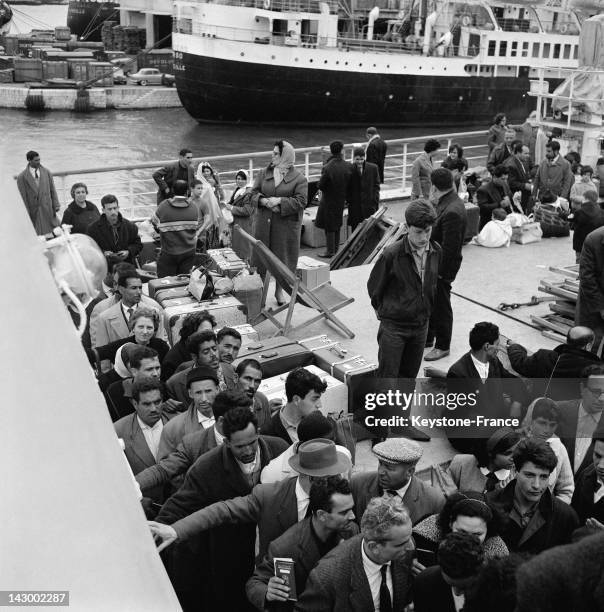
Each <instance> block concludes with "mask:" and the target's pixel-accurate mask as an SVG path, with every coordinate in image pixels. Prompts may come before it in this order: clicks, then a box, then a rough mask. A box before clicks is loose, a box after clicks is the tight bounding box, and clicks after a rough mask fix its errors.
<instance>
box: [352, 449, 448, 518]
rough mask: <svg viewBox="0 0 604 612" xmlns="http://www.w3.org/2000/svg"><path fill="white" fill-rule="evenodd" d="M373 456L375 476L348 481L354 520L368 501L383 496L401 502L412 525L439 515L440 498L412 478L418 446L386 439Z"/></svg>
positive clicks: (357, 476) (367, 474)
mask: <svg viewBox="0 0 604 612" xmlns="http://www.w3.org/2000/svg"><path fill="white" fill-rule="evenodd" d="M373 454H374V455H375V456H376V457H377V459H378V461H379V465H378V470H377V472H363V473H360V474H355V475H354V476H353V477H352V479H351V481H350V488H351V490H352V495H353V497H354V501H355V515H356V516H363V513H364V512H365V508H366V507H367V504H368V503H369V500H370V499H371V498H373V497H380V496H381V495H385V494H386V495H390V496H396V497H400V498H401V500H402V501H403V504H404V505H405V506H406V508H407V510H408V511H409V516H410V517H411V522H412V523H413V524H414V525H415V524H416V523H418V522H419V521H421V520H422V519H423V518H425V517H426V516H430V515H431V514H437V513H438V512H440V510H441V508H442V507H443V506H444V504H445V498H444V496H443V494H442V493H441V492H440V491H439V490H437V489H435V488H434V487H432V486H430V485H428V484H426V483H425V482H423V481H422V480H420V479H419V478H417V477H416V476H414V472H415V466H416V465H417V462H418V461H419V460H420V459H421V456H422V454H423V449H422V447H421V446H420V445H419V444H418V443H417V442H414V441H413V440H408V439H407V438H388V439H387V440H386V441H385V442H380V443H379V444H376V445H375V446H374V447H373Z"/></svg>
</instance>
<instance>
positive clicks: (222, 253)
mask: <svg viewBox="0 0 604 612" xmlns="http://www.w3.org/2000/svg"><path fill="white" fill-rule="evenodd" d="M207 253H208V256H209V257H210V258H211V259H212V262H213V264H212V269H213V270H215V271H216V272H218V273H219V274H222V275H223V276H228V277H229V278H233V277H234V276H237V274H239V272H241V270H243V269H244V268H247V264H246V263H245V262H244V261H243V260H242V259H241V258H240V257H239V255H237V253H235V251H233V249H231V248H224V249H209V250H208V252H207Z"/></svg>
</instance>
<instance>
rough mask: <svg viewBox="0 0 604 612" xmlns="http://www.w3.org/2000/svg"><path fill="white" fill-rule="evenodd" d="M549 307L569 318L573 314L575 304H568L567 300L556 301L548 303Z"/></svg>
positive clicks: (572, 316)
mask: <svg viewBox="0 0 604 612" xmlns="http://www.w3.org/2000/svg"><path fill="white" fill-rule="evenodd" d="M549 309H550V310H551V311H552V312H555V313H556V314H559V315H562V316H566V317H569V318H571V319H573V318H574V316H575V306H574V304H569V303H568V302H556V303H554V304H549Z"/></svg>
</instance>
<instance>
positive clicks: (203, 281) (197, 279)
mask: <svg viewBox="0 0 604 612" xmlns="http://www.w3.org/2000/svg"><path fill="white" fill-rule="evenodd" d="M188 290H189V293H190V294H191V295H192V296H193V297H194V298H195V299H196V300H198V301H199V302H203V301H204V300H209V299H211V298H212V297H213V296H214V279H213V278H212V275H211V274H210V272H209V270H208V269H207V268H205V267H204V266H199V267H197V268H195V270H193V271H192V272H191V278H190V279H189V286H188Z"/></svg>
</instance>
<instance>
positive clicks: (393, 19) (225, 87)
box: [173, 0, 580, 126]
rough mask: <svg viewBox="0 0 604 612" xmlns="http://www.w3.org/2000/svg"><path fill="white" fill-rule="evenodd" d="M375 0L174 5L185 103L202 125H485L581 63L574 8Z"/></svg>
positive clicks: (473, 0)
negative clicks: (542, 82)
mask: <svg viewBox="0 0 604 612" xmlns="http://www.w3.org/2000/svg"><path fill="white" fill-rule="evenodd" d="M362 1H363V0H356V2H357V3H360V2H362ZM365 1H366V0H365ZM382 1H383V2H385V6H384V7H383V8H380V7H379V6H378V7H373V8H370V7H371V6H373V2H371V3H370V4H369V6H367V7H365V9H362V7H361V8H360V7H359V5H358V4H357V5H346V4H343V2H342V1H341V2H339V3H338V2H337V1H336V0H326V1H319V0H210V1H207V2H199V3H192V2H189V1H179V0H177V1H176V2H175V7H174V11H175V13H174V33H173V48H174V72H175V76H176V87H177V89H178V93H179V96H180V99H181V101H182V104H183V106H184V107H185V109H186V110H187V111H188V112H189V113H190V114H191V115H192V116H193V117H194V118H195V119H197V120H198V121H201V122H207V121H219V122H262V123H271V124H279V123H287V124H315V125H327V124H329V125H333V124H368V123H369V124H373V123H379V124H380V125H389V124H394V125H424V126H425V125H448V126H451V125H457V124H459V125H464V124H465V125H470V124H475V125H476V124H481V123H482V124H485V123H486V124H488V123H489V122H490V121H491V120H492V118H493V116H494V115H495V114H496V113H498V112H504V113H506V114H507V115H508V117H509V118H510V119H512V120H521V119H524V118H526V116H527V115H528V114H529V112H530V110H532V107H533V106H534V101H533V102H531V98H530V96H528V95H527V92H528V91H529V90H530V88H531V81H534V83H533V86H535V85H536V79H538V77H539V74H540V71H541V70H545V71H546V76H547V77H548V80H549V82H550V83H549V84H550V88H551V89H550V91H551V90H552V89H553V87H555V86H556V85H558V84H559V83H560V82H561V81H562V76H561V75H560V74H558V71H556V70H551V69H550V67H551V66H556V67H559V68H575V67H576V66H577V51H578V42H579V31H580V21H579V19H578V17H577V15H576V14H575V13H574V12H572V11H570V10H565V9H563V8H560V7H553V6H547V5H540V6H537V7H534V6H533V5H532V4H528V3H527V4H518V3H516V4H511V3H503V2H501V3H499V2H483V1H481V0H468V1H466V2H453V1H448V0H444V1H438V2H437V3H436V4H435V5H433V6H431V7H428V6H427V3H426V1H425V0H423V1H421V2H416V1H415V0H402V2H401V3H400V4H399V2H398V1H397V0H382ZM391 5H396V8H388V7H390V6H391Z"/></svg>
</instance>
